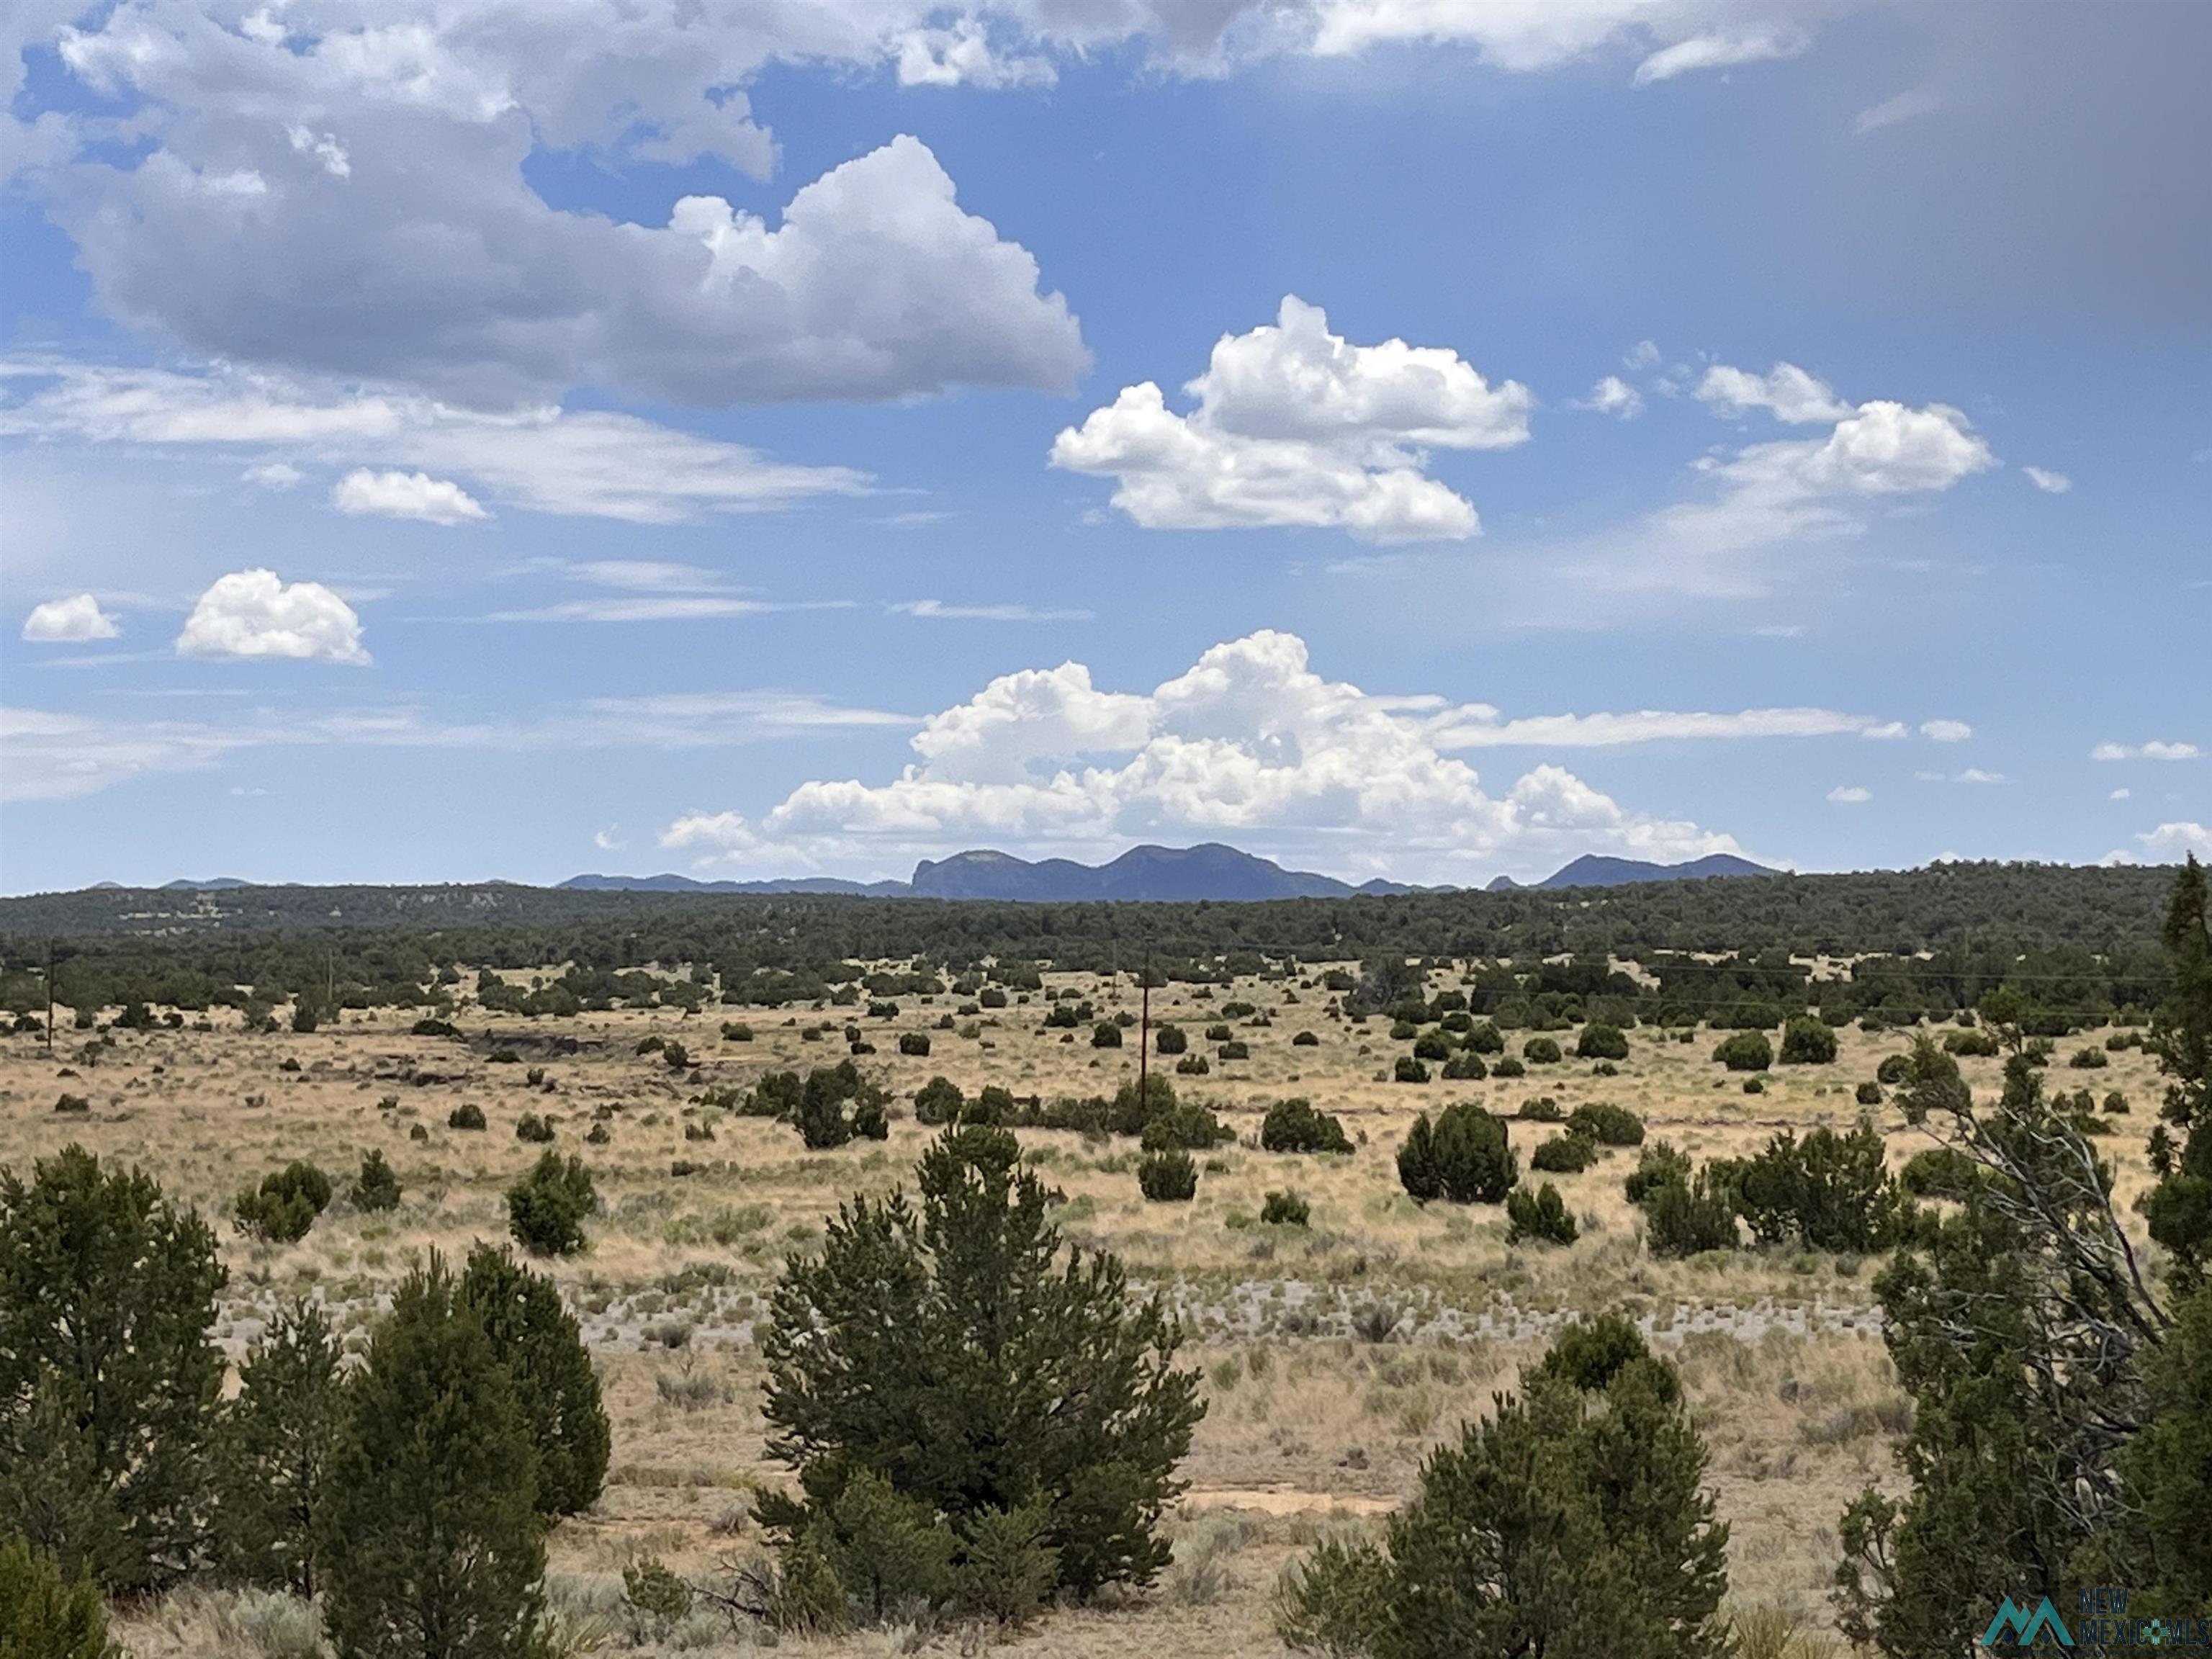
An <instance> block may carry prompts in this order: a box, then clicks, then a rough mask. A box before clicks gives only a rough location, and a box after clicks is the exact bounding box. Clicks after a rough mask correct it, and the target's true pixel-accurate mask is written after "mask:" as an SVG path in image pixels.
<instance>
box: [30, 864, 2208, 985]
mask: <svg viewBox="0 0 2212 1659" xmlns="http://www.w3.org/2000/svg"><path fill="white" fill-rule="evenodd" d="M2171 884H2172V875H2171V873H2170V872H2166V871H2162V870H2159V869H2154V868H2153V869H2142V868H2109V869H2108V868H2075V867H2071V866H2058V865H2024V864H1947V865H1939V866H1933V867H1930V868H1929V869H1925V870H1917V871H1910V872H1875V873H1870V874H1859V875H1838V876H1778V877H1773V878H1763V877H1741V878H1728V879H1722V880H1712V881H1701V882H1673V883H1650V884H1639V885H1636V886H1629V887H1613V888H1589V889H1569V890H1553V891H1536V890H1521V891H1513V892H1500V893H1483V892H1464V893H1416V894H1407V895H1403V896H1392V897H1375V898H1369V897H1358V898H1335V899H1291V900H1284V901H1279V902H1268V903H1200V904H1127V903H1124V904H1105V903H1092V904H1016V903H1000V902H983V901H976V902H937V901H931V900H923V899H872V898H848V897H840V896H811V895H810V896H773V897H763V896H751V895H719V894H716V895H696V894H658V893H592V892H572V891H565V890H557V889H543V888H530V887H517V886H508V885H504V884H488V885H482V886H466V887H463V886H453V887H248V888H239V889H232V890H224V891H220V892H212V893H179V892H170V891H148V890H132V889H116V888H103V889H94V890H88V891H84V892H78V893H69V894H56V895H46V896H36V897H28V898H17V899H8V900H0V1006H5V1007H6V1008H7V1009H8V1010H9V1012H16V1013H23V1012H37V1011H40V1010H41V1009H43V1006H44V1005H45V1001H46V964H47V963H48V961H49V958H50V957H52V959H53V960H54V963H55V966H54V969H53V975H54V980H55V994H56V1000H57V1001H58V1002H60V1003H62V1004H64V1005H65V1006H70V1007H79V1006H83V1007H100V1006H125V1007H127V1006H130V1005H131V1004H133V1003H138V1002H143V1003H149V1004H155V1005H167V1006H174V1007H179V1008H183V1009H188V1010H194V1009H204V1008H207V1007H210V1006H246V1005H247V1004H249V1003H253V1004H262V1005H270V1004H275V1003H280V1002H286V1001H292V1000H301V1001H306V1002H309V1003H312V1004H313V1005H314V1006H317V1007H319V1008H329V1007H365V1006H389V1005H398V1006H442V1005H444V1004H447V1003H448V1002H450V1001H452V1000H454V999H455V998H456V997H458V996H459V995H463V994H467V995H473V996H476V997H477V999H478V1000H479V1001H480V1002H481V1003H483V1005H485V1006H493V1007H502V1008H508V1009H512V1010H513V1011H515V1012H533V1013H543V1014H547V1015H554V1016H558V1015H562V1014H568V1013H574V1012H580V1011H582V1010H585V1009H587V1008H593V1007H605V1006H617V1005H621V1004H637V1003H642V1002H648V1001H654V1000H658V1001H660V1002H663V1003H684V1004H690V1005H693V1006H696V1005H699V1004H703V1003H704V1002H706V1001H708V1000H716V999H717V997H719V1000H723V1001H726V1002H731V1003H738V1004H755V1005H767V1006H775V1005H780V1004H787V1003H806V1002H812V1001H815V1000H823V999H834V1000H837V1001H839V1002H842V1003H848V1004H849V1003H850V1002H852V1001H854V1000H858V999H859V998H860V997H861V996H864V995H865V996H868V997H885V996H896V995H902V994H907V995H910V994H921V993H922V992H925V991H929V990H933V989H939V988H943V989H948V990H951V989H956V988H957V990H959V991H960V992H961V993H962V994H969V995H974V994H978V993H979V992H980V991H981V988H982V987H985V986H987V985H995V986H998V987H1006V988H1012V989H1017V990H1018V989H1021V988H1027V987H1034V985H1035V984H1036V973H1037V971H1038V970H1039V969H1041V968H1047V967H1049V968H1056V969H1082V970H1085V971H1091V972H1114V971H1119V972H1124V973H1133V972H1135V971H1136V970H1137V969H1139V968H1141V967H1142V966H1143V965H1144V964H1145V963H1146V962H1147V961H1149V962H1150V963H1152V967H1153V969H1154V973H1155V975H1156V976H1157V977H1158V978H1159V979H1161V980H1163V981H1166V980H1175V981H1185V982H1206V981H1216V982H1219V981H1226V980H1227V979H1229V978H1231V977H1232V976H1235V975H1250V974H1256V973H1261V972H1263V971H1267V972H1277V973H1293V972H1299V971H1301V970H1303V969H1304V968H1305V966H1306V965H1307V964H1316V963H1344V962H1370V963H1371V962H1375V961H1380V960H1387V959H1396V958H1404V957H1427V958H1431V959H1432V960H1437V961H1460V962H1466V963H1475V962H1480V961H1495V960H1498V959H1501V958H1502V959H1505V960H1509V961H1510V962H1512V963H1514V964H1515V966H1516V969H1518V970H1519V971H1518V972H1517V973H1516V974H1510V975H1509V974H1497V973H1493V974H1488V975H1481V976H1480V978H1481V983H1480V987H1478V989H1477V994H1476V995H1474V997H1473V998H1472V999H1471V1000H1472V1001H1473V1002H1474V1006H1475V1007H1476V1009H1477V1011H1478V1012H1494V1011H1495V1010H1496V1009H1497V1008H1498V1006H1501V1005H1504V1004H1508V1003H1512V1002H1516V1001H1523V1002H1533V1004H1534V1012H1536V1013H1537V1015H1538V1016H1539V1017H1540V1018H1543V1017H1547V1016H1550V1015H1555V1014H1556V1013H1557V1012H1559V1010H1560V1009H1561V1008H1563V1007H1565V1006H1567V1004H1566V1001H1565V1000H1566V999H1570V998H1571V999H1573V1000H1574V1001H1575V1003H1576V1004H1577V1005H1579V1004H1581V1003H1582V1002H1583V1001H1586V1000H1592V999H1595V998H1600V997H1602V998H1603V999H1604V1000H1606V1001H1607V1003H1608V1004H1609V1005H1611V1004H1617V1003H1620V1002H1626V1003H1628V1004H1630V1005H1631V1006H1629V1007H1628V1008H1626V1009H1619V1008H1614V1009H1613V1010H1612V1012H1627V1013H1629V1014H1630V1015H1631V1016H1632V1017H1634V1018H1644V1019H1646V1020H1651V1019H1663V1020H1668V1021H1672V1020H1674V1019H1677V1018H1717V1017H1720V1016H1722V1015H1723V1014H1725V1013H1727V1012H1728V1011H1730V1010H1734V1009H1738V1008H1740V1007H1742V1008H1744V1009H1745V1017H1746V1018H1747V1019H1748V1018H1751V1017H1753V1016H1755V1015H1759V1014H1762V1013H1763V1012H1764V1010H1765V1007H1766V1006H1773V1007H1775V1008H1777V1009H1795V1008H1802V1007H1803V1006H1808V1005H1809V1006H1818V1007H1820V1009H1821V1010H1822V1011H1823V1012H1826V1013H1827V1014H1828V1015H1829V1017H1830V1018H1838V1019H1839V1018H1851V1017H1858V1016H1862V1015H1865V1014H1869V1013H1873V1014H1875V1015H1877V1016H1878V1017H1881V1018H1892V1019H1895V1020H1898V1021H1900V1022H1902V1021H1905V1020H1909V1019H1911V1018H1917V1017H1921V1016H1923V1015H1935V1016H1941V1015H1943V1014H1946V1013H1948V1012H1950V1011H1951V1010H1953V1009H1955V1008H1960V1007H1972V1006H1973V1005H1974V1004H1975V1002H1976V1001H1978V999H1979V997H1980V996H1981V994H1982V993H1983V992H1984V991H1985V990H1987V989H1989V988H1990V987H1993V986H1995V985H1996V984H1998V983H2000V982H2004V981H2013V982H2015V983H2016V984H2018V985H2019V986H2020V987H2021V989H2022V991H2023V992H2024V993H2025V994H2027V995H2028V996H2029V997H2030V998H2031V1000H2033V1002H2034V1003H2035V1004H2037V1005H2038V1006H2040V1007H2043V1008H2045V1009H2048V1010H2054V1011H2058V1012H2062V1013H2063V1014H2065V1015H2067V1016H2068V1017H2069V1018H2073V1019H2075V1021H2076V1022H2078V1023H2089V1022H2091V1021H2093V1020H2097V1019H2101V1018H2109V1017H2110V1016H2111V1015H2112V1014H2113V1013H2114V1012H2119V1011H2122V1010H2124V1009H2128V1008H2130V1007H2133V1008H2148V1007H2149V1006H2153V1005H2154V1004H2155V1002H2156V1001H2157V1000H2158V998H2159V995H2160V987H2162V985H2163V983H2164V980H2165V975H2166V963H2165V958H2164V955H2163V953H2162V951H2161V950H2160V945H2159V922H2160V911H2161V908H2162V905H2163V902H2164V898H2165V896H2166V890H2167V889H2168V888H2169V887H2170V886H2171ZM1563 955H1565V956H1571V957H1575V958H1576V959H1577V960H1576V961H1574V962H1573V963H1569V964H1566V965H1565V966H1564V967H1562V966H1554V967H1553V968H1552V969H1548V970H1546V969H1543V968H1542V963H1543V962H1544V959H1546V958H1550V957H1560V956H1563ZM1698 955H1707V956H1709V955H1721V956H1723V957H1726V958H1727V959H1726V960H1724V961H1721V962H1717V963H1714V962H1701V961H1697V960H1694V959H1693V956H1698ZM1792 955H1796V956H1814V955H1826V956H1850V957H1860V956H1866V955H1876V956H1880V957H1884V958H1885V959H1884V960H1882V961H1881V962H1878V963H1862V964H1861V965H1860V967H1859V968H1858V969H1857V970H1856V972H1855V973H1854V975H1853V976H1852V978H1851V979H1850V981H1847V982H1838V981H1810V982H1808V977H1807V975H1806V974H1805V972H1804V970H1803V969H1801V968H1797V967H1794V966H1792V965H1791V964H1790V962H1789V960H1788V959H1789V957H1790V956H1792ZM1607 957H1618V958H1632V959H1633V960H1635V961H1636V962H1638V963H1639V964H1641V965H1642V966H1643V967H1644V969H1647V970H1648V971H1650V973H1653V974H1656V975H1657V977H1658V980H1659V981H1660V982H1659V984H1658V986H1657V987H1656V988H1655V987H1638V986H1636V985H1634V984H1632V983H1631V982H1630V981H1627V980H1626V979H1625V978H1623V977H1621V976H1620V975H1613V974H1610V973H1609V972H1608V971H1607V969H1606V967H1605V963H1606V960H1607ZM883 962H896V963H911V964H913V968H912V969H911V970H909V971H902V972H901V973H897V974H889V975H886V974H884V973H881V972H872V971H871V970H869V969H866V968H864V967H863V966H862V964H869V963H883ZM556 963H566V964H573V965H572V966H571V967H569V969H568V971H567V972H566V973H565V974H564V975H562V977H561V978H559V979H558V980H556V981H553V982H551V983H550V984H543V985H539V984H531V983H528V982H525V981H515V980H513V979H511V978H507V977H497V978H495V979H493V980H491V981H488V982H486V983H484V984H483V986H482V987H479V984H478V981H477V975H476V974H475V973H473V972H471V973H468V974H467V975H465V976H464V975H463V973H462V971H461V970H463V969H483V968H489V969H494V970H495V973H496V974H497V975H501V976H505V975H513V974H514V973H516V972H517V970H525V969H541V968H544V967H545V966H547V965H549V964H556ZM648 965H659V966H661V967H664V968H666V967H681V968H684V969H688V971H689V975H690V978H689V982H687V983H684V984H683V985H680V986H678V987H673V988H671V986H670V985H669V982H668V981H666V980H665V979H662V978H659V977H657V976H652V975H642V974H641V973H639V972H638V971H637V970H639V969H643V968H645V967H647V966H648ZM240 987H252V994H251V996H250V998H249V997H248V996H247V995H246V993H244V992H243V991H241V989H240ZM1746 1005H1748V1006H1747V1007H1746Z"/></svg>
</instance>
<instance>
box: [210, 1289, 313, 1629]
mask: <svg viewBox="0 0 2212 1659" xmlns="http://www.w3.org/2000/svg"><path fill="white" fill-rule="evenodd" d="M340 1358H341V1356H340V1352H339V1346H338V1339H337V1334H336V1333H335V1332H334V1331H332V1330H331V1326H330V1322H328V1321H327V1320H326V1319H325V1318H324V1316H323V1314H322V1311H321V1310H320V1309H319V1308H317V1307H316V1306H315V1304H313V1303H311V1302H304V1301H303V1302H301V1303H298V1304H295V1305H294V1306H292V1307H291V1308H289V1309H287V1310H282V1311H280V1312H279V1313H278V1314H277V1315H276V1318H275V1319H274V1320H273V1321H272V1322H270V1327H269V1328H268V1330H267V1332H266V1333H265V1334H264V1335H263V1337H262V1339H261V1340H260V1341H259V1342H258V1343H257V1344H256V1345H255V1346H254V1349H253V1352H252V1354H251V1355H250V1356H249V1357H248V1358H247V1359H246V1363H245V1364H243V1365H242V1366H240V1368H239V1375H238V1384H239V1388H238V1397H237V1398H236V1399H235V1400H233V1401H229V1402H228V1404H227V1405H226V1406H225V1407H223V1410H222V1420H221V1427H220V1430H219V1431H218V1434H217V1447H218V1455H217V1459H216V1496H217V1503H216V1541H217V1543H218V1546H219V1548H218V1551H217V1559H218V1563H219V1565H220V1566H221V1567H222V1571H224V1573H225V1574H226V1575H227V1576H229V1577H234V1578H236V1579H238V1580H240V1582H242V1583H248V1584H253V1585H258V1586H259V1587H261V1588H263V1589H281V1590H285V1591H288V1592H289V1593H290V1594H292V1595H300V1596H312V1595H314V1593H315V1589H316V1587H317V1585H318V1584H319V1583H320V1582H321V1575H320V1573H319V1571H317V1563H316V1559H315V1547H316V1545H315V1535H314V1528H315V1523H316V1520H317V1518H318V1517H319V1516H320V1515H321V1514H322V1510H323V1504H324V1500H325V1497H326V1496H327V1491H328V1488H327V1485H326V1481H325V1470H326V1466H327V1465H328V1463H329V1461H330V1454H331V1446H332V1444H333V1443H334V1441H335V1437H336V1435H337V1425H338V1420H339V1414H340V1412H341V1410H342V1408H343V1389H342V1387H341V1385H340V1381H339V1370H338V1367H339V1362H340Z"/></svg>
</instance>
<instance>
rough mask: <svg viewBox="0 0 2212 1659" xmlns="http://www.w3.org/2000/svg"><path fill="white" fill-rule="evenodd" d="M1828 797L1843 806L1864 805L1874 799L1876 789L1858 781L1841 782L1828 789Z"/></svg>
mask: <svg viewBox="0 0 2212 1659" xmlns="http://www.w3.org/2000/svg"><path fill="white" fill-rule="evenodd" d="M1828 799H1830V800H1832V801H1834V802H1836V803H1837V804H1838V805H1841V806H1863V805H1865V804H1866V803H1867V802H1869V801H1870V800H1872V799H1874V791H1873V790H1871V789H1869V788H1866V787H1863V786H1861V785H1859V784H1856V783H1839V784H1838V785H1837V786H1836V787H1834V788H1832V789H1831V790H1830V791H1828Z"/></svg>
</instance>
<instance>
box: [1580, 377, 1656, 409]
mask: <svg viewBox="0 0 2212 1659" xmlns="http://www.w3.org/2000/svg"><path fill="white" fill-rule="evenodd" d="M1582 406H1583V408H1584V409H1594V410H1596V411H1597V412H1598V413H1599V414H1601V415H1617V416H1620V418H1621V419H1622V420H1624V421H1632V420H1634V419H1635V418H1636V417H1637V416H1638V415H1641V414H1642V413H1643V412H1644V394H1643V393H1642V392H1638V390H1637V389H1636V388H1635V387H1634V386H1631V385H1629V383H1628V382H1627V381H1626V380H1622V379H1621V378H1620V375H1618V374H1608V375H1607V376H1606V377H1605V378H1604V379H1603V380H1600V381H1599V382H1598V383H1597V384H1596V385H1595V386H1592V387H1591V388H1590V395H1589V397H1588V398H1584V399H1583V405H1582Z"/></svg>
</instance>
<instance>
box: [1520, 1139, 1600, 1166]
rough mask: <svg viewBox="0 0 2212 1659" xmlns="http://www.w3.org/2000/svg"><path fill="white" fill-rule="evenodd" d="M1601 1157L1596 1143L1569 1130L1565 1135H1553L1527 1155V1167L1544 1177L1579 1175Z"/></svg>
mask: <svg viewBox="0 0 2212 1659" xmlns="http://www.w3.org/2000/svg"><path fill="white" fill-rule="evenodd" d="M1602 1155H1603V1154H1602V1153H1601V1151H1600V1149H1599V1147H1598V1144H1597V1142H1595V1140H1592V1139H1590V1138H1589V1136H1588V1135H1585V1134H1577V1133H1575V1132H1574V1131H1573V1130H1571V1129H1570V1130H1569V1131H1568V1132H1567V1133H1565V1134H1563V1135H1553V1137H1552V1138H1551V1139H1549V1140H1547V1141H1546V1142H1545V1143H1544V1144H1543V1145H1542V1146H1539V1147H1538V1148H1536V1150H1535V1151H1534V1152H1531V1153H1529V1155H1528V1167H1529V1168H1530V1169H1532V1170H1542V1171H1543V1172H1544V1173H1545V1174H1546V1175H1580V1174H1581V1173H1582V1172H1583V1170H1587V1169H1589V1166H1590V1165H1591V1164H1595V1163H1596V1162H1597V1161H1598V1159H1599V1158H1601V1156H1602Z"/></svg>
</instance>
